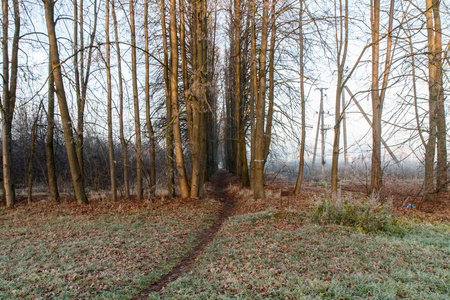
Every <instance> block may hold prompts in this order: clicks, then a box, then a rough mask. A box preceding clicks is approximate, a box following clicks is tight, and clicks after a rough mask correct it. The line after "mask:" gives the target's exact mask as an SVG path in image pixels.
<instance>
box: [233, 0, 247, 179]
mask: <svg viewBox="0 0 450 300" xmlns="http://www.w3.org/2000/svg"><path fill="white" fill-rule="evenodd" d="M241 10H242V7H241V1H240V0H235V1H234V18H235V24H234V30H235V36H234V53H235V58H234V59H235V66H236V67H235V75H234V76H235V95H234V97H235V98H234V101H235V113H236V116H235V120H236V131H237V132H236V137H237V142H238V147H237V161H236V163H237V165H236V173H237V175H238V176H239V177H240V178H241V180H242V185H243V186H244V187H249V186H250V178H249V174H248V164H247V149H246V143H245V129H244V125H245V124H244V107H245V106H244V102H243V93H242V84H241V76H242V71H241V55H242V47H241V27H242V26H241V23H242V20H241Z"/></svg>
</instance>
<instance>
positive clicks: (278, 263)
mask: <svg viewBox="0 0 450 300" xmlns="http://www.w3.org/2000/svg"><path fill="white" fill-rule="evenodd" d="M266 182H268V183H269V184H268V185H267V186H266V196H267V199H265V200H253V199H252V198H251V192H250V191H249V190H246V189H242V188H241V187H240V184H239V182H238V181H237V179H236V178H234V177H232V176H231V175H230V174H228V173H226V172H219V173H218V174H216V175H215V178H213V180H212V182H211V183H208V184H207V185H206V189H207V191H208V195H207V197H205V198H204V199H201V200H181V199H169V198H158V199H155V200H153V201H144V202H137V201H136V200H130V199H121V200H120V201H119V202H117V203H111V202H108V201H107V200H104V199H103V200H102V199H96V200H93V201H91V204H89V205H87V206H78V205H76V204H75V203H74V202H73V200H63V201H62V202H61V203H59V204H51V203H47V202H45V201H44V200H40V201H37V202H35V203H32V204H31V205H26V204H25V203H24V202H21V203H20V205H19V206H18V207H17V208H14V209H5V208H2V209H1V210H0V223H1V224H2V225H1V227H0V245H2V246H1V249H0V298H1V299H16V298H29V299H47V298H52V299H53V298H55V299H67V298H73V299H131V298H134V299H147V298H150V299H161V298H162V299H218V298H240V299H248V298H257V299H258V298H275V299H323V298H325V299H327V298H328V299H358V298H361V299H362V298H376V299H398V298H408V299H449V297H448V295H450V284H449V281H450V272H449V271H448V265H449V264H450V238H449V236H450V234H449V233H450V225H449V210H448V205H446V204H447V203H448V200H447V201H445V199H449V195H448V194H445V195H444V197H442V198H441V200H442V201H441V202H439V203H438V205H435V207H434V211H433V213H430V212H423V211H418V210H417V209H411V208H406V207H407V205H408V204H413V205H415V206H417V204H418V202H419V201H420V194H419V192H420V185H419V184H414V183H407V182H402V183H399V182H396V183H395V184H394V183H392V184H388V185H387V186H386V195H388V198H389V199H390V200H389V201H388V202H389V203H390V205H391V206H392V207H391V210H392V212H393V214H394V215H396V216H397V218H398V220H399V221H398V222H399V224H400V225H401V227H402V231H401V234H397V233H394V234H387V233H379V234H378V233H376V234H365V233H362V232H360V231H358V230H354V229H351V228H346V227H343V226H330V225H326V226H324V225H318V224H315V223H313V222H310V220H309V216H308V211H310V210H311V209H312V208H313V207H315V205H316V203H317V202H320V201H323V200H324V199H328V198H329V194H328V190H329V188H328V187H327V186H326V185H324V184H317V183H315V184H312V183H306V184H304V187H303V189H302V192H301V194H300V195H297V196H293V195H290V196H289V197H283V198H280V192H281V190H286V191H287V190H291V189H292V188H293V185H292V183H289V182H286V181H283V180H280V179H276V180H273V179H270V178H268V179H267V180H266ZM340 193H341V198H342V199H345V200H347V201H350V202H358V201H361V199H363V198H367V195H366V192H365V187H364V185H363V184H361V183H351V182H345V183H343V184H342V187H341V192H340ZM432 207H433V206H432V205H431V204H429V203H426V205H425V206H424V209H425V210H426V211H429V210H430V209H431V208H432Z"/></svg>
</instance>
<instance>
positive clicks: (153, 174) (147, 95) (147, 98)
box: [144, 0, 156, 198]
mask: <svg viewBox="0 0 450 300" xmlns="http://www.w3.org/2000/svg"><path fill="white" fill-rule="evenodd" d="M144 9H145V10H144V36H145V83H144V86H145V115H146V121H147V131H148V136H149V140H150V196H151V197H152V198H154V197H155V192H156V143H155V133H154V131H153V125H152V120H151V117H150V114H151V111H150V53H149V37H148V0H145V1H144Z"/></svg>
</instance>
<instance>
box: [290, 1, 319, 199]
mask: <svg viewBox="0 0 450 300" xmlns="http://www.w3.org/2000/svg"><path fill="white" fill-rule="evenodd" d="M299 2H300V13H299V20H298V27H299V44H300V50H299V51H300V57H299V61H300V66H299V67H300V102H301V109H302V112H301V114H302V116H301V118H302V134H301V140H300V159H299V166H298V176H297V181H296V183H295V188H294V194H298V193H300V189H301V187H302V180H303V169H304V166H305V140H306V112H305V106H306V105H305V102H306V101H305V73H304V72H305V66H304V63H303V55H304V46H303V4H304V3H303V0H300V1H299ZM317 129H319V127H317ZM318 132H319V131H317V133H318ZM316 141H317V137H316ZM314 149H315V148H314ZM313 163H314V162H313Z"/></svg>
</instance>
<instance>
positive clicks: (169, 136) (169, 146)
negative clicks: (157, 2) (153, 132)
mask: <svg viewBox="0 0 450 300" xmlns="http://www.w3.org/2000/svg"><path fill="white" fill-rule="evenodd" d="M161 29H162V39H163V55H164V65H163V78H164V86H165V94H166V101H165V103H166V120H167V127H166V129H165V130H166V157H167V179H168V182H167V189H168V191H169V195H170V196H174V195H175V187H174V185H175V182H174V168H173V127H172V124H171V121H172V102H171V99H172V98H171V96H170V94H171V90H170V82H169V70H170V66H169V47H168V45H167V28H166V9H165V1H164V0H161Z"/></svg>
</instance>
